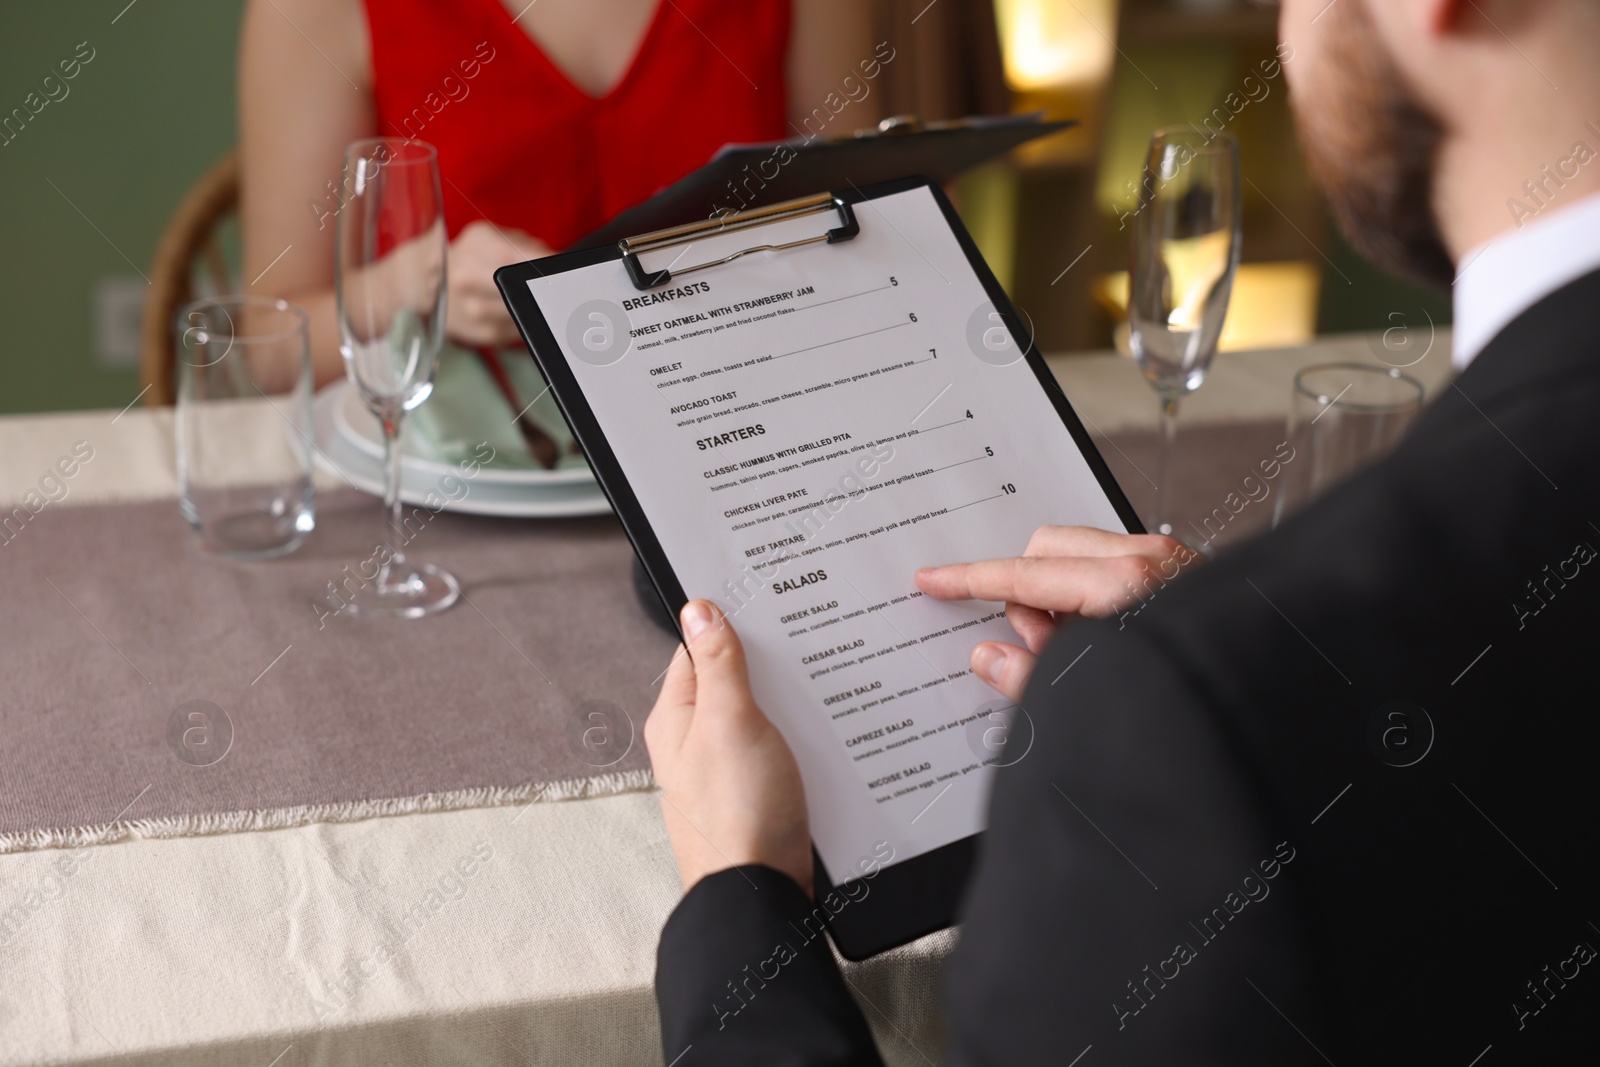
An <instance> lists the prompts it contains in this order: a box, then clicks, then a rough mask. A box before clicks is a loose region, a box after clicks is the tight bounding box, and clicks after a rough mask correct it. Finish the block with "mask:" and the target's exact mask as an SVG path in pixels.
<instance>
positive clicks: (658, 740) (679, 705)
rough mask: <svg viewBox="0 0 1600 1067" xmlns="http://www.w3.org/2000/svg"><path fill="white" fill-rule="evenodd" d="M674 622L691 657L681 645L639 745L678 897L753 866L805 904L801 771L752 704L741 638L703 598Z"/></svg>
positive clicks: (807, 852)
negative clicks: (798, 893) (650, 774)
mask: <svg viewBox="0 0 1600 1067" xmlns="http://www.w3.org/2000/svg"><path fill="white" fill-rule="evenodd" d="M679 621H680V622H681V623H682V624H683V632H684V636H685V638H686V639H687V641H688V646H689V655H685V654H684V650H683V648H681V647H680V648H679V649H678V651H677V653H676V654H675V655H674V656H673V658H672V663H671V665H670V666H669V667H668V668H667V676H666V680H665V681H664V682H663V683H662V686H661V695H660V696H659V697H658V698H656V706H655V707H654V708H653V709H652V710H651V712H650V718H649V719H648V720H647V721H646V722H645V724H644V741H645V745H646V747H647V748H649V750H650V762H651V765H652V766H653V767H654V769H655V776H656V781H657V782H658V783H659V784H660V786H661V814H662V817H663V818H664V819H665V820H666V824H667V836H668V837H669V838H670V839H671V841H672V852H673V855H675V856H676V857H677V859H678V873H679V875H680V876H681V877H682V879H683V888H684V891H685V892H687V891H688V890H689V889H691V888H693V886H694V884H695V883H696V882H698V881H699V880H700V879H701V878H704V877H705V876H706V875H708V874H713V873H715V872H717V871H721V870H725V869H727V868H729V867H742V866H746V865H748V864H757V863H759V864H762V865H764V866H767V867H771V868H773V869H774V870H777V871H781V872H782V873H784V874H787V875H788V876H789V877H791V878H793V879H794V880H795V881H796V882H798V883H799V885H800V888H801V889H803V890H805V892H806V895H807V896H810V895H811V833H810V829H809V826H808V824H807V822H806V795H805V788H804V787H803V786H802V785H801V782H800V768H799V767H798V766H797V765H796V764H795V761H794V755H793V754H792V753H791V752H790V751H789V746H788V744H787V743H786V742H785V741H784V739H783V735H782V734H780V733H779V732H778V730H777V728H776V727H775V726H773V725H772V723H771V722H770V721H769V720H768V719H767V717H766V716H765V715H763V714H762V713H761V709H760V708H758V707H757V706H756V702H755V697H754V696H753V695H752V694H751V692H750V679H749V676H748V675H747V674H746V673H745V662H744V647H743V646H742V645H740V643H739V635H738V634H736V633H734V632H733V627H732V626H730V625H729V624H728V620H727V618H726V617H725V616H724V615H723V614H722V612H720V611H718V610H717V609H716V607H715V606H714V605H712V604H711V603H710V602H709V601H705V600H691V601H690V602H689V603H688V604H686V605H684V609H683V613H682V615H681V616H680V620H679ZM690 656H693V657H694V658H693V660H692V661H691V660H690V658H689V657H690Z"/></svg>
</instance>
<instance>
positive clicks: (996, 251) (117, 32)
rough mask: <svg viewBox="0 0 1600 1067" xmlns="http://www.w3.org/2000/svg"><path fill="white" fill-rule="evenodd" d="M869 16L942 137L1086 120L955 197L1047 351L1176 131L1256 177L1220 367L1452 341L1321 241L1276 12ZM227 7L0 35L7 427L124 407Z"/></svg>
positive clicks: (1015, 9)
mask: <svg viewBox="0 0 1600 1067" xmlns="http://www.w3.org/2000/svg"><path fill="white" fill-rule="evenodd" d="M797 2H803V0H797ZM863 2H871V3H873V4H874V5H875V14H876V17H877V19H878V22H879V25H880V27H881V31H880V32H881V33H882V34H883V35H884V37H885V38H886V39H889V40H891V41H892V42H893V43H894V44H895V47H896V49H897V50H898V51H899V52H900V55H902V56H905V57H908V58H909V59H910V60H911V62H904V61H899V60H897V62H896V63H895V65H894V67H893V68H892V70H893V72H894V74H895V77H896V79H898V80H897V81H896V82H895V83H893V84H891V85H888V86H886V87H885V91H886V92H888V93H889V94H890V98H889V100H888V106H889V107H890V109H891V110H892V111H897V112H899V111H914V112H916V113H918V114H919V115H920V116H921V117H923V118H925V119H935V118H945V117H952V116H955V115H959V114H963V113H970V112H973V111H994V110H1005V109H1009V110H1014V111H1034V110H1044V111H1046V112H1047V113H1049V114H1050V115H1051V116H1052V117H1070V118H1076V119H1079V120H1081V122H1082V125H1081V126H1080V127H1079V128H1077V129H1075V130H1072V131H1069V132H1067V133H1064V134H1061V135H1058V136H1056V137H1054V138H1051V139H1048V140H1045V141H1041V142H1038V143H1036V144H1033V145H1030V146H1027V147H1026V148H1025V149H1023V150H1021V151H1019V152H1018V153H1016V154H1015V155H1014V156H1013V157H1012V158H1009V159H1006V160H1004V161H1001V162H997V163H993V164H990V165H989V166H986V167H985V168H983V169H982V170H979V171H975V172H973V173H971V174H970V175H968V176H967V177H966V178H965V179H963V180H962V182H961V183H960V186H959V188H958V189H957V195H958V198H959V202H960V205H961V209H962V213H963V215H964V217H965V218H966V220H967V223H968V225H969V227H970V228H971V229H972V231H973V233H974V236H975V237H976V238H977V240H978V243H979V245H980V246H981V247H982V249H983V250H984V253H985V255H986V256H987V258H988V260H989V262H990V264H991V265H992V266H993V267H994V269H995V272H996V273H997V274H998V275H999V276H1000V278H1001V280H1002V282H1003V283H1004V284H1005V286H1006V288H1007V289H1008V291H1009V292H1010V293H1011V294H1012V297H1013V299H1014V300H1015V301H1016V303H1017V304H1018V305H1019V306H1020V307H1021V308H1022V309H1023V310H1024V311H1025V312H1026V313H1027V315H1028V317H1029V318H1030V319H1031V320H1032V321H1033V324H1034V328H1035V332H1036V334H1037V338H1038V341H1039V344H1040V345H1041V347H1042V348H1044V350H1045V351H1047V352H1068V351H1095V350H1105V349H1109V348H1112V347H1115V346H1116V344H1117V331H1118V326H1119V324H1120V320H1121V316H1122V314H1123V305H1124V303H1125V300H1126V297H1125V289H1126V274H1125V272H1126V269H1127V260H1128V239H1129V234H1130V233H1131V226H1128V225H1127V224H1126V219H1125V215H1126V213H1127V212H1129V211H1132V210H1133V209H1135V208H1136V207H1137V186H1138V182H1139V176H1140V168H1141V164H1142V160H1143V155H1144V151H1145V147H1146V142H1147V140H1148V137H1149V134H1150V131H1151V130H1152V129H1154V128H1156V127H1158V126H1163V125H1174V124H1186V123H1193V124H1194V125H1195V126H1197V127H1200V128H1203V129H1209V130H1212V131H1216V130H1219V129H1225V130H1226V131H1227V132H1229V133H1231V134H1233V135H1234V136H1236V137H1237V138H1238V139H1239V142H1240V153H1241V158H1242V163H1243V171H1244V176H1245V178H1246V179H1247V180H1246V182H1245V186H1244V255H1243V260H1244V266H1243V267H1242V268H1241V271H1240V275H1239V281H1238V284H1237V286H1236V288H1235V291H1234V297H1233V303H1232V306H1231V310H1230V312H1229V319H1228V325H1227V329H1226V331H1225V333H1224V336H1223V342H1222V347H1223V348H1224V350H1228V349H1233V350H1238V349H1247V348H1264V347H1278V346H1289V345H1294V344H1299V343H1302V342H1304V341H1306V340H1309V339H1310V338H1311V337H1313V336H1315V335H1319V334H1328V333H1346V332H1353V331H1362V330H1381V329H1384V328H1385V327H1387V326H1389V325H1390V322H1389V321H1388V320H1387V316H1388V315H1389V314H1390V313H1391V312H1392V310H1393V309H1394V308H1395V307H1396V306H1397V304H1398V302H1401V301H1403V302H1404V304H1405V305H1406V306H1417V305H1420V306H1422V307H1424V308H1426V309H1427V310H1428V312H1429V313H1430V314H1431V315H1432V316H1433V319H1434V321H1435V322H1436V323H1438V324H1440V325H1444V324H1446V323H1448V322H1449V303H1448V299H1447V298H1446V297H1445V296H1443V295H1439V294H1430V293H1423V292H1417V291H1415V290H1413V289H1412V288H1411V287H1409V286H1407V285H1406V284H1405V283H1402V282H1399V281H1397V280H1395V279H1393V278H1390V277H1387V276H1384V275H1381V274H1379V273H1377V272H1375V271H1374V270H1373V269H1372V268H1371V267H1369V266H1367V265H1366V264H1365V263H1364V262H1363V261H1361V260H1360V259H1359V257H1357V256H1356V255H1355V254H1354V253H1353V252H1352V251H1351V250H1350V249H1349V248H1348V247H1347V246H1346V245H1345V244H1344V243H1343V241H1342V240H1341V239H1340V238H1339V236H1338V234H1337V232H1336V230H1335V229H1334V227H1333V226H1332V225H1331V223H1330V220H1329V217H1328V213H1327V210H1326V208H1325V206H1324V204H1323V203H1322V201H1321V199H1320V197H1319V195H1318V194H1317V193H1316V191H1315V189H1314V188H1313V186H1312V184H1311V182H1310V180H1309V178H1308V176H1307V175H1306V173H1305V169H1304V167H1303V165H1302V164H1301V161H1300V156H1299V153H1298V151H1297V149H1296V146H1295V141H1294V134H1293V128H1292V123H1291V120H1290V114H1289V107H1288V103H1289V98H1288V90H1287V86H1286V84H1285V80H1284V78H1283V76H1282V72H1281V64H1280V63H1279V61H1278V60H1279V57H1278V56H1277V54H1276V51H1275V49H1276V41H1275V33H1274V30H1275V20H1276V13H1275V12H1273V11H1268V10H1261V9H1257V8H1255V7H1252V6H1250V5H1249V4H1248V3H1246V2H1245V0H1120V2H1119V0H992V2H991V0H934V3H933V4H929V3H928V2H927V0H863ZM242 7H243V4H242V0H208V2H201V0H134V2H133V3H132V4H129V3H128V0H86V2H81V3H74V4H72V5H66V4H29V5H10V6H8V9H7V12H6V15H7V20H6V28H5V33H4V34H3V35H0V123H3V128H4V133H3V134H0V294H3V295H0V301H3V307H4V322H5V328H6V331H7V336H6V351H5V355H4V358H3V359H0V412H28V411H51V410H63V409H81V408H120V407H122V406H124V405H126V404H128V403H129V402H130V401H131V400H133V399H134V398H135V397H136V396H138V395H139V392H140V389H141V380H140V373H139V361H140V349H141V328H142V325H141V324H142V320H143V317H144V312H145V306H146V303H147V300H148V298H149V294H150V291H151V285H150V280H151V277H152V274H153V273H154V272H156V267H155V266H153V263H154V262H155V261H156V260H157V258H158V246H159V244H160V240H161V237H162V234H163V232H164V231H166V230H167V228H168V227H169V224H171V223H172V222H173V220H174V218H175V216H176V215H177V214H178V213H179V212H180V209H182V208H183V207H184V206H185V205H186V204H187V205H188V207H189V208H190V209H191V210H192V209H194V208H195V207H196V202H197V198H198V199H204V198H205V196H206V195H207V189H206V188H205V184H204V183H203V181H202V179H203V178H204V176H205V175H206V174H207V172H208V170H210V169H211V168H212V167H213V165H214V164H215V163H216V162H217V161H218V160H219V159H221V158H223V157H224V156H226V155H227V153H228V152H229V151H230V149H231V148H232V146H233V144H234V141H235V129H236V119H235V113H234V103H235V86H234V71H235V58H236V51H237V42H238V32H239V21H240V14H241V11H242ZM994 43H997V44H998V51H999V57H1000V61H999V63H998V64H997V63H995V62H992V61H991V57H992V56H993V53H994V48H993V44H994ZM74 55H76V56H77V57H78V58H79V60H80V62H83V66H82V69H81V71H80V73H79V75H78V76H77V77H76V78H75V79H73V80H72V81H70V82H66V83H62V84H64V85H65V86H66V87H67V88H68V91H67V92H66V94H65V95H63V96H61V97H60V98H59V99H48V100H46V98H45V97H44V95H43V93H42V91H41V88H40V83H41V80H42V79H43V78H44V77H45V76H46V75H48V74H51V73H52V72H53V71H54V70H55V68H56V65H57V63H58V61H60V60H62V59H67V58H70V57H73V56H74ZM85 56H89V57H91V58H89V59H88V60H87V61H84V60H83V57H85ZM1290 62H1292V59H1290ZM1274 70H1277V73H1276V74H1275V75H1270V76H1269V72H1271V71H1274ZM52 84H55V83H52ZM41 101H44V103H43V104H42V105H41V103H40V102H41ZM35 108H37V110H35ZM215 237H216V240H215V247H214V250H211V251H207V252H206V253H205V254H202V255H199V256H197V257H195V260H194V269H195V271H196V279H195V282H194V288H195V289H196V290H197V291H199V292H207V291H211V290H214V289H216V288H218V286H217V284H216V282H215V281H214V279H215V278H217V277H219V276H228V277H231V278H232V281H231V283H230V286H229V287H231V288H240V287H242V283H241V280H240V279H238V277H237V270H238V267H237V254H238V247H237V245H238V242H237V229H236V227H235V226H234V224H233V223H232V222H231V220H229V219H227V218H226V216H225V213H224V217H223V219H222V221H221V222H220V223H219V225H218V226H217V227H216V229H215ZM243 281H244V282H247V281H248V279H244V280H243Z"/></svg>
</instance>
